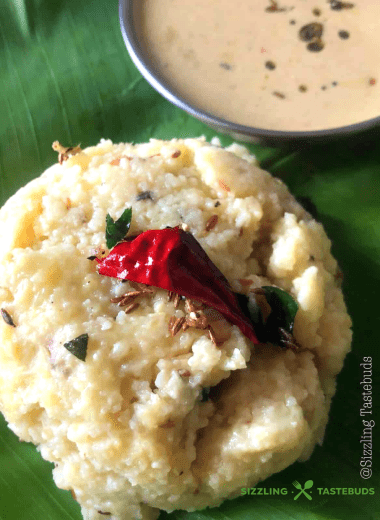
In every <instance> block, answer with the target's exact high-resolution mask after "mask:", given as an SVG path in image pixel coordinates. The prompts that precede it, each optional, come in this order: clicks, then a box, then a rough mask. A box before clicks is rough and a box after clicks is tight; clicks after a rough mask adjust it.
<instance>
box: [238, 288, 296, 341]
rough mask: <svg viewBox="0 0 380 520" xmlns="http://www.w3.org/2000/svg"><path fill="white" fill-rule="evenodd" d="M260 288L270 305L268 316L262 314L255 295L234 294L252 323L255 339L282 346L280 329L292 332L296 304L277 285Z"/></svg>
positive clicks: (261, 308)
mask: <svg viewBox="0 0 380 520" xmlns="http://www.w3.org/2000/svg"><path fill="white" fill-rule="evenodd" d="M261 289H262V290H263V291H264V293H265V298H266V301H267V302H268V304H269V306H270V313H269V316H264V314H263V307H262V305H261V304H260V301H259V299H258V298H257V295H255V294H253V293H252V294H250V295H249V297H248V296H245V295H244V294H237V293H235V296H236V298H237V300H238V303H239V306H240V308H241V309H242V311H243V312H244V314H245V315H246V316H247V317H248V318H249V320H250V321H251V323H252V324H253V326H254V330H255V333H256V336H257V339H258V340H259V341H260V342H261V343H273V344H274V345H280V346H283V334H282V332H281V329H284V330H285V331H286V332H289V333H290V334H291V333H292V331H293V325H294V318H295V316H296V313H297V310H298V304H297V302H296V301H295V300H294V298H293V297H292V296H291V295H290V294H289V293H287V292H285V291H283V290H282V289H279V288H278V287H272V286H264V287H261Z"/></svg>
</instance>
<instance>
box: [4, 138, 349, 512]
mask: <svg viewBox="0 0 380 520" xmlns="http://www.w3.org/2000/svg"><path fill="white" fill-rule="evenodd" d="M179 152H180V153H179ZM147 191H149V192H150V194H149V197H144V196H143V197H141V193H144V192H147ZM139 194H140V196H139ZM137 199H140V200H137ZM129 206H132V208H133V218H132V224H131V230H130V233H131V234H132V235H133V234H134V233H136V232H141V231H145V230H148V229H163V228H165V227H166V226H173V227H174V226H178V225H182V224H185V225H186V226H188V229H189V231H190V232H191V233H192V234H193V235H194V237H195V238H196V239H197V240H198V241H199V243H200V244H201V245H202V247H203V248H204V250H205V251H206V253H207V254H208V256H209V257H210V259H211V260H212V262H213V263H214V264H215V265H216V266H217V267H218V268H219V269H220V271H221V272H222V273H223V274H224V275H225V277H226V278H227V279H228V281H229V282H230V284H231V286H232V288H233V289H234V290H235V291H236V292H241V293H248V291H250V290H251V289H252V288H255V287H260V286H265V285H275V286H277V287H280V288H282V289H284V290H285V291H287V292H289V293H290V294H291V295H292V296H293V298H294V299H295V300H296V301H297V302H298V305H299V310H298V312H297V315H296V318H295V324H294V336H295V339H296V340H297V342H298V343H299V344H300V345H301V348H300V349H298V350H292V349H283V348H280V347H276V346H272V345H269V344H261V345H257V346H253V345H252V343H251V342H250V341H249V340H248V339H247V338H246V337H245V336H244V335H243V334H242V332H241V331H240V329H239V328H238V327H237V326H233V327H232V333H231V335H230V338H229V339H228V340H227V341H225V342H224V343H223V344H222V345H221V346H216V345H215V344H214V343H213V342H212V341H211V339H210V338H209V337H208V336H207V335H206V334H204V333H203V331H201V330H196V329H194V328H189V329H188V330H185V331H181V332H180V333H178V334H176V335H175V336H172V335H171V334H170V333H169V330H168V322H169V320H170V317H171V316H173V315H174V316H176V317H181V316H183V310H182V309H181V307H178V308H175V307H174V303H173V301H168V297H167V291H164V290H162V289H159V290H157V291H156V292H155V293H154V294H153V295H152V296H150V297H147V298H142V299H141V301H140V305H139V307H138V308H136V309H135V310H133V312H130V313H128V314H126V313H125V312H124V310H123V309H122V308H120V307H119V306H118V305H117V304H116V303H111V302H110V299H111V298H116V297H118V296H121V295H122V294H124V293H125V292H126V291H128V290H131V287H130V284H129V282H127V283H122V282H121V281H120V280H117V279H115V278H110V277H106V276H101V275H99V274H98V272H97V270H96V262H92V261H90V260H88V259H87V257H89V256H91V255H96V254H101V251H104V250H105V249H106V248H105V218H106V214H107V213H109V214H110V215H112V216H113V217H114V218H118V217H119V216H120V215H121V214H122V212H123V211H124V209H125V208H127V207H129ZM214 215H217V217H218V219H217V222H216V224H215V225H214V227H213V228H212V229H209V230H207V223H208V222H210V218H211V217H214ZM214 223H215V219H214ZM186 229H187V228H186ZM0 230H1V244H2V247H1V251H0V285H1V286H0V306H1V308H2V309H3V310H4V311H6V312H7V313H8V315H9V316H10V317H11V319H12V320H13V322H14V325H15V326H12V325H10V324H9V323H7V322H6V320H0V335H1V340H0V410H1V411H2V412H3V414H4V416H5V418H6V420H7V421H8V423H9V426H10V428H11V429H12V430H13V431H14V432H15V433H16V434H17V435H18V436H19V437H20V438H21V439H22V440H25V441H31V442H33V443H35V444H36V445H37V446H38V449H39V451H40V452H41V454H42V456H43V457H44V458H45V459H47V460H49V461H52V462H54V463H55V469H54V471H53V476H54V480H55V482H56V483H57V485H58V486H59V487H61V488H63V489H71V490H73V492H74V494H75V497H76V499H77V501H78V502H79V504H80V505H81V508H82V513H83V516H84V518H86V519H87V520H95V519H98V518H99V519H101V518H105V516H104V513H110V514H109V515H108V516H106V517H107V518H110V519H112V520H130V519H132V518H139V519H154V518H156V517H157V516H158V513H159V509H163V510H166V511H172V510H174V509H186V510H194V509H201V508H204V507H206V506H217V505H218V504H220V503H221V502H222V501H223V500H225V499H227V498H233V497H235V496H237V495H239V494H240V492H241V488H242V487H251V486H254V485H255V484H256V483H258V482H259V481H261V480H263V479H265V478H267V477H268V476H269V475H271V474H273V473H275V472H278V471H280V470H282V469H283V468H285V467H287V466H288V465H289V464H291V463H293V462H294V461H296V460H305V459H307V458H308V457H309V456H310V454H311V453H312V450H313V448H314V446H315V445H316V443H321V442H322V440H323V434H324V430H325V427H326V423H327V419H328V412H329V408H330V402H331V398H332V397H333V395H334V393H335V378H336V375H337V374H338V373H339V372H340V370H341V369H342V366H343V360H344V357H345V355H346V354H347V352H348V351H349V349H350V343H351V330H350V326H351V320H350V318H349V316H348V314H347V311H346V307H345V304H344V301H343V296H342V291H341V289H340V283H339V278H340V273H339V270H338V266H337V262H336V261H335V259H334V258H333V257H332V256H331V253H330V245H331V244H330V241H329V239H328V238H327V236H326V234H325V232H324V230H323V228H322V226H321V224H319V223H318V222H316V221H315V220H314V219H313V218H312V217H311V216H310V215H309V213H307V212H306V211H305V210H304V209H303V208H302V207H301V206H300V204H299V203H298V202H297V201H296V200H295V199H294V197H293V196H292V195H290V193H289V191H288V189H287V188H286V186H285V185H284V184H283V183H282V182H281V181H280V180H278V179H275V178H273V177H272V176H271V175H270V174H269V173H267V172H265V171H263V170H261V169H260V168H259V166H258V164H257V161H256V159H255V158H254V157H253V156H252V155H249V153H248V152H247V150H246V149H245V148H243V147H242V146H240V145H236V144H234V145H232V146H230V147H229V148H227V149H223V148H221V147H220V146H219V144H218V141H217V140H213V141H212V144H210V143H207V142H206V141H205V140H204V139H184V140H175V139H173V140H172V141H159V140H155V139H152V140H151V141H150V142H149V143H144V144H137V145H132V144H112V142H111V141H109V140H102V141H101V142H100V143H99V144H98V145H97V146H94V147H90V148H86V149H85V150H83V151H81V152H80V153H78V154H76V155H73V156H72V157H70V158H69V159H68V160H66V161H64V162H63V163H62V164H58V163H57V164H55V165H53V166H52V167H50V168H49V169H48V170H47V171H46V172H45V173H43V175H41V177H39V178H38V179H35V180H34V181H32V182H30V183H29V184H28V185H27V186H25V187H24V188H22V189H21V190H19V191H18V192H17V193H16V194H15V195H14V196H13V197H12V198H11V199H10V200H9V201H8V202H7V203H6V204H5V206H4V207H3V208H2V209H1V210H0ZM81 334H88V335H89V341H88V350H87V357H86V360H85V362H83V361H81V360H79V359H78V358H77V357H76V356H74V355H73V354H72V353H70V352H69V351H68V350H67V349H66V348H64V347H63V344H64V343H66V342H68V341H70V340H72V339H73V338H76V337H78V336H79V335H81ZM219 383H221V384H220V390H219V392H218V394H217V398H216V399H215V398H214V399H208V400H202V399H201V396H202V389H203V388H205V387H207V388H209V387H214V386H216V385H218V384H219ZM100 512H101V513H100ZM102 513H103V514H102Z"/></svg>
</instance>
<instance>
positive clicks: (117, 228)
mask: <svg viewBox="0 0 380 520" xmlns="http://www.w3.org/2000/svg"><path fill="white" fill-rule="evenodd" d="M131 220H132V208H127V209H126V210H124V212H123V214H122V215H121V217H120V218H119V219H118V220H116V221H115V220H114V219H113V218H112V217H111V215H110V214H109V213H107V216H106V242H107V247H108V249H112V248H113V247H115V246H116V244H117V243H118V242H121V241H122V240H123V238H125V236H126V235H127V233H128V231H129V228H130V227H131Z"/></svg>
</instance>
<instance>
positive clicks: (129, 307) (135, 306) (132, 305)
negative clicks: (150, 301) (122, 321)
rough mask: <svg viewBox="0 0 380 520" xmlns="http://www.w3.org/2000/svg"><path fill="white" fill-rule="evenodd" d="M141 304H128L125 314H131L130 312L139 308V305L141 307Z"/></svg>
mask: <svg viewBox="0 0 380 520" xmlns="http://www.w3.org/2000/svg"><path fill="white" fill-rule="evenodd" d="M139 306H140V304H139V303H136V302H135V303H131V304H130V305H128V307H126V308H125V309H124V312H125V314H129V313H130V312H132V311H134V310H135V309H137V307H139Z"/></svg>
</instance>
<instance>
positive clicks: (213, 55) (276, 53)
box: [139, 0, 380, 131]
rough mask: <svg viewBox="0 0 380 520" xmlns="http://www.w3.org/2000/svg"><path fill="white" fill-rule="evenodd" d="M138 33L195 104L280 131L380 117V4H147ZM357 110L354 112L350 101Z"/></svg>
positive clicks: (242, 0)
mask: <svg viewBox="0 0 380 520" xmlns="http://www.w3.org/2000/svg"><path fill="white" fill-rule="evenodd" d="M139 5H140V6H141V27H140V29H139V31H140V33H139V38H140V39H141V41H142V42H143V44H144V45H146V47H147V49H149V54H150V56H151V59H152V60H153V61H154V63H155V65H156V67H158V69H159V72H160V74H161V75H162V76H163V77H164V78H165V79H166V81H167V82H168V84H169V85H171V87H172V88H173V89H174V90H175V91H176V92H177V93H178V94H179V95H181V96H182V97H183V98H185V99H186V100H187V101H189V102H190V103H191V104H193V105H195V106H196V107H198V108H200V109H203V110H205V111H207V112H210V113H212V114H215V115H217V116H219V117H222V118H225V119H228V120H230V121H234V122H236V123H240V124H245V125H250V126H257V127H261V128H269V129H273V130H294V131H297V130H298V131H300V130H318V129H325V128H334V127H338V126H344V125H347V124H352V123H356V122H360V121H363V120H366V119H370V118H372V117H375V116H378V115H379V113H380V91H379V85H378V81H377V78H378V77H379V74H380V57H379V56H378V52H377V49H378V47H379V45H380V36H379V34H378V32H377V31H376V27H375V26H374V24H373V20H377V19H380V2H374V1H373V0H371V1H370V0H361V1H360V2H358V1H355V2H354V3H352V2H344V1H340V0H292V1H290V0H278V1H274V0H256V1H255V2H252V1H251V0H236V1H235V2H230V1H229V0H209V1H207V2H204V1H203V0H191V1H190V0H181V2H173V1H172V0H141V1H140V3H139ZM348 106H349V107H350V110H347V107H348Z"/></svg>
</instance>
